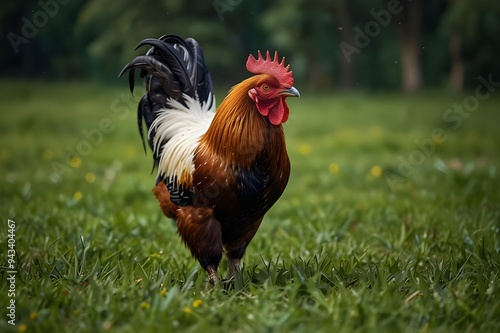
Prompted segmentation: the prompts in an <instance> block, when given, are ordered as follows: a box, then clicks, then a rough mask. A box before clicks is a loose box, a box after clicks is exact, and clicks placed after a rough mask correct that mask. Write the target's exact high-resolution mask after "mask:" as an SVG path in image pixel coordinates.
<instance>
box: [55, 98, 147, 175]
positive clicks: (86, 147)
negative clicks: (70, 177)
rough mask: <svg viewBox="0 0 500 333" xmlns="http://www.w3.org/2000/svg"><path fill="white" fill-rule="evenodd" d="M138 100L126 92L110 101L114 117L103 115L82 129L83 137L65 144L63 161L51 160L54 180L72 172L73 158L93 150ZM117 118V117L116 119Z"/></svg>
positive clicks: (87, 154) (73, 166)
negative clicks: (96, 122) (93, 124)
mask: <svg viewBox="0 0 500 333" xmlns="http://www.w3.org/2000/svg"><path fill="white" fill-rule="evenodd" d="M137 103H138V101H137V100H136V99H135V98H134V97H133V96H132V95H128V94H125V93H123V94H121V96H120V97H119V98H116V99H115V100H113V102H112V103H111V107H110V109H111V113H112V114H113V116H114V117H115V119H113V118H112V117H104V118H102V119H101V120H100V121H99V123H98V125H97V126H96V127H94V128H91V129H83V130H82V131H81V132H80V134H81V135H82V136H83V138H82V139H81V140H80V141H78V142H77V143H76V144H74V145H66V147H65V151H66V156H65V159H64V161H62V162H61V161H54V162H52V170H53V171H54V173H53V175H54V176H55V180H56V181H61V180H62V178H63V175H65V174H68V173H71V172H73V169H74V168H75V167H76V166H75V165H74V163H73V159H74V158H79V159H83V158H84V157H87V156H89V155H90V154H92V152H93V151H94V148H95V147H97V146H99V145H101V144H102V142H103V141H104V137H105V135H106V134H110V133H112V132H113V131H114V130H115V129H116V123H115V122H116V120H120V121H121V120H123V119H125V118H127V117H128V116H129V114H130V110H133V109H134V108H135V107H136V106H137ZM116 118H117V119H116Z"/></svg>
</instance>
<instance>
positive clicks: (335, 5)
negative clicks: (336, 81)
mask: <svg viewBox="0 0 500 333" xmlns="http://www.w3.org/2000/svg"><path fill="white" fill-rule="evenodd" d="M332 9H333V17H334V19H335V23H336V24H337V25H338V27H337V29H336V31H337V36H338V39H339V41H340V43H341V45H342V43H345V44H344V45H350V44H351V43H353V41H354V30H353V26H352V20H351V13H350V11H349V8H348V6H347V1H346V0H334V1H333V2H332ZM356 55H357V53H356V52H352V53H351V54H350V57H349V58H348V57H346V56H345V54H342V55H340V56H339V60H340V63H339V65H340V86H341V87H342V88H343V89H349V90H350V89H354V88H356V82H357V79H356Z"/></svg>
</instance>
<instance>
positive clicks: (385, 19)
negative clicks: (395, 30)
mask: <svg viewBox="0 0 500 333" xmlns="http://www.w3.org/2000/svg"><path fill="white" fill-rule="evenodd" d="M402 11H403V6H401V3H400V2H399V0H390V1H388V2H387V9H381V10H379V11H378V12H376V11H375V8H373V9H372V10H371V11H370V15H371V16H372V17H373V18H374V20H371V21H369V22H367V23H366V24H365V26H364V31H363V30H361V28H360V27H358V26H355V27H354V29H353V30H354V32H355V34H354V40H353V43H354V45H352V44H349V43H346V42H342V43H340V45H339V46H340V50H341V51H342V54H343V55H344V57H345V58H346V60H347V63H348V64H350V63H351V61H352V60H351V57H352V55H353V54H354V53H356V54H359V53H360V52H361V50H362V49H364V48H365V47H367V46H368V45H370V42H371V41H372V39H373V38H375V37H377V36H378V35H380V32H381V31H382V27H383V28H385V27H387V26H388V25H389V24H390V23H391V21H392V16H393V15H397V14H400V13H401V12H402Z"/></svg>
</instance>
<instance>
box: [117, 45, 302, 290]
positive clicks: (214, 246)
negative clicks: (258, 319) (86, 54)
mask: <svg viewBox="0 0 500 333" xmlns="http://www.w3.org/2000/svg"><path fill="white" fill-rule="evenodd" d="M145 45H147V46H150V48H149V50H148V51H147V52H146V53H145V54H144V55H140V56H137V57H136V58H135V59H133V60H132V61H131V62H130V63H128V64H127V65H126V66H125V67H124V68H123V69H122V71H121V73H120V75H119V76H121V75H123V74H124V73H125V72H127V71H129V86H130V90H131V92H132V93H133V90H134V77H135V75H134V70H135V69H140V76H141V77H142V78H144V80H145V84H146V93H145V95H144V96H143V97H142V99H141V100H140V102H139V106H138V123H139V132H140V135H141V138H142V141H143V145H144V149H146V143H145V139H144V134H145V133H144V130H143V122H144V123H145V124H146V127H147V141H148V144H149V147H150V148H151V150H152V152H153V159H154V165H153V168H157V169H158V174H157V177H156V186H155V187H154V189H153V193H154V195H155V196H156V198H157V199H158V202H159V205H160V208H161V210H162V212H163V214H164V215H166V216H167V217H169V218H172V219H175V220H176V222H177V230H178V233H179V235H180V236H181V238H182V240H183V241H184V243H185V244H186V245H187V247H188V248H189V249H190V251H191V253H192V255H193V256H194V257H195V258H196V259H197V260H198V261H199V263H200V265H201V266H202V267H203V269H204V270H205V271H206V272H207V274H208V278H209V281H210V283H212V284H215V283H218V282H220V281H221V280H220V277H219V275H218V272H217V269H218V266H219V263H220V261H221V259H222V255H223V253H224V254H225V255H226V256H227V258H228V273H227V277H226V279H228V280H230V279H232V278H233V277H234V275H235V272H236V269H237V268H238V267H239V264H240V261H241V258H242V257H243V254H244V253H245V250H246V248H247V246H248V244H249V243H250V241H251V240H252V238H253V237H254V235H255V233H256V232H257V229H258V228H259V226H260V224H261V222H262V219H263V217H264V215H265V214H266V212H267V211H268V210H269V209H270V208H271V207H272V206H273V205H274V203H275V202H276V201H277V200H278V198H279V197H280V196H281V194H282V193H283V191H284V190H285V187H286V185H287V183H288V178H289V175H290V161H289V158H288V155H287V151H286V146H285V137H284V132H283V126H282V123H284V122H286V121H287V119H288V115H289V109H288V106H287V104H286V102H285V98H286V97H291V96H296V97H299V96H300V94H299V92H298V90H297V89H296V88H294V87H293V77H292V72H291V71H289V67H290V65H288V66H286V67H285V59H284V58H283V59H282V60H281V61H279V59H278V54H277V52H276V53H275V54H274V58H271V56H270V54H269V51H268V52H267V53H266V57H265V58H264V57H263V55H262V54H261V53H260V51H259V52H258V56H257V58H255V57H254V56H252V55H250V56H249V57H248V60H247V62H246V68H247V70H248V71H249V72H251V73H252V74H255V75H254V76H251V77H250V78H248V79H246V80H244V81H242V82H240V83H239V84H237V85H235V86H234V87H232V89H231V90H230V91H229V93H228V95H227V96H226V97H225V99H224V100H223V101H222V103H221V104H220V106H219V107H218V108H217V109H216V103H215V96H214V92H213V86H212V80H211V77H210V73H209V72H208V70H207V67H206V66H205V61H204V56H203V52H202V49H201V47H200V46H199V44H198V43H197V42H196V40H194V39H193V38H187V39H183V38H181V37H179V36H176V35H165V36H163V37H160V38H159V39H151V38H150V39H145V40H143V41H141V42H140V43H139V44H138V45H137V48H139V47H141V46H145ZM137 48H136V49H137Z"/></svg>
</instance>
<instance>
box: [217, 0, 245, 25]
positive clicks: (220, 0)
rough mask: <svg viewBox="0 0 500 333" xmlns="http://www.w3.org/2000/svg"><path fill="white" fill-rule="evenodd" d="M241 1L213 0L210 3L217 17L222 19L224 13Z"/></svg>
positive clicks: (241, 0)
mask: <svg viewBox="0 0 500 333" xmlns="http://www.w3.org/2000/svg"><path fill="white" fill-rule="evenodd" d="M242 2H243V0H214V1H213V2H212V5H213V6H214V8H215V11H216V12H217V15H219V19H220V20H221V21H224V13H225V12H232V11H233V10H234V9H235V8H236V7H238V6H239V5H240V4H241V3H242Z"/></svg>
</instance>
